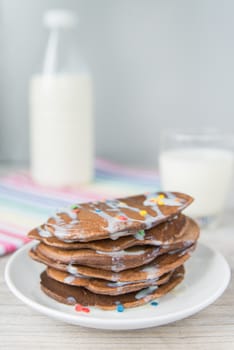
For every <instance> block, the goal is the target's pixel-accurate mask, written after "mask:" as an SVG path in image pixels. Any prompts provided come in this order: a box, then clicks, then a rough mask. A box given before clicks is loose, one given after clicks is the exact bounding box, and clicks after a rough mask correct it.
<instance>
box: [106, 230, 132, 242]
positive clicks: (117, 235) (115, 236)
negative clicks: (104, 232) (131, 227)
mask: <svg viewBox="0 0 234 350" xmlns="http://www.w3.org/2000/svg"><path fill="white" fill-rule="evenodd" d="M128 234H129V231H120V232H114V233H111V234H110V237H109V238H110V239H112V240H113V241H115V240H116V239H118V238H120V237H124V236H127V235H128Z"/></svg>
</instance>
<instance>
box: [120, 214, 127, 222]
mask: <svg viewBox="0 0 234 350" xmlns="http://www.w3.org/2000/svg"><path fill="white" fill-rule="evenodd" d="M118 219H119V220H122V221H126V220H128V218H127V217H126V216H124V215H119V216H118Z"/></svg>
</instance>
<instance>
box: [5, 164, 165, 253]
mask: <svg viewBox="0 0 234 350" xmlns="http://www.w3.org/2000/svg"><path fill="white" fill-rule="evenodd" d="M157 190H159V176H158V173H157V172H155V171H148V170H143V169H133V168H128V167H126V166H121V165H117V164H115V163H111V162H109V161H106V160H103V159H97V160H96V164H95V180H94V182H93V183H92V184H90V185H87V186H81V187H79V188H69V187H63V188H59V189H58V188H51V187H44V186H39V185H37V184H35V183H34V182H33V181H32V179H31V178H30V176H29V174H28V173H27V172H22V171H20V172H17V173H12V174H9V175H8V176H6V177H2V178H0V255H4V254H7V253H11V252H14V251H15V250H16V249H18V248H19V247H21V246H22V245H23V244H24V243H26V242H28V241H29V239H28V238H27V237H26V235H27V232H28V231H29V230H30V229H31V228H33V227H35V226H37V225H39V224H41V223H42V222H44V221H45V220H46V219H47V218H48V217H49V216H51V215H53V214H54V212H55V211H56V210H57V209H59V208H61V207H64V206H67V205H70V204H71V203H81V202H88V201H92V200H102V199H105V198H114V197H121V196H128V195H133V194H138V193H142V192H148V191H157Z"/></svg>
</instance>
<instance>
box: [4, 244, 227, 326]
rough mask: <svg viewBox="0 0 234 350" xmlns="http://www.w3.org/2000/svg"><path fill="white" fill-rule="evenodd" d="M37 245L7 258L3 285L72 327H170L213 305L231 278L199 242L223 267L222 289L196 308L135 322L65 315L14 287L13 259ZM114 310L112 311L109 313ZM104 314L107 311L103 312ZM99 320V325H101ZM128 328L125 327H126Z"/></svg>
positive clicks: (225, 269) (23, 300)
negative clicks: (12, 274) (73, 325)
mask: <svg viewBox="0 0 234 350" xmlns="http://www.w3.org/2000/svg"><path fill="white" fill-rule="evenodd" d="M35 244H36V242H35V241H31V242H29V243H27V244H25V245H24V246H23V247H21V248H20V249H18V250H17V251H16V252H14V253H13V254H12V256H11V257H10V258H9V260H8V262H7V264H6V267H5V271H4V278H5V282H6V284H7V286H8V288H9V289H10V291H11V292H12V293H13V294H14V295H15V296H16V297H17V298H18V299H19V300H20V301H22V302H23V303H24V304H26V305H28V306H29V307H30V308H32V309H33V310H36V311H38V312H39V313H42V314H44V315H46V316H49V317H52V318H54V319H58V320H60V321H63V322H67V323H72V324H75V325H80V326H86V327H90V328H99V329H100V328H101V329H106V330H120V329H122V330H123V329H126V330H130V329H140V328H148V327H156V326H160V325H164V324H169V323H172V322H175V321H176V320H182V319H184V318H187V317H189V316H191V315H193V314H195V313H197V312H199V311H201V310H202V309H204V308H206V307H208V306H209V305H210V304H212V303H213V302H215V301H216V300H217V299H218V298H219V297H220V296H221V295H222V294H223V292H224V291H225V289H226V288H227V286H228V285H229V282H230V279H231V269H230V266H229V264H228V262H227V260H226V259H225V257H224V256H223V255H222V254H221V253H220V252H219V251H218V250H216V249H214V248H213V247H210V246H209V245H207V244H204V243H201V242H198V245H199V246H203V247H206V248H207V249H209V250H210V251H212V252H213V253H214V254H215V255H216V257H218V259H220V261H222V266H223V270H224V271H223V274H222V275H223V283H222V284H221V286H220V287H219V288H218V289H217V290H216V292H215V293H213V294H212V295H211V296H210V297H208V298H206V299H205V300H202V301H201V302H200V303H199V304H195V306H190V307H187V308H186V310H181V311H176V312H170V313H167V314H165V315H160V316H157V315H155V314H154V315H152V316H147V318H145V319H138V318H136V317H132V316H131V317H128V318H118V317H116V318H103V319H101V318H100V317H97V316H92V315H90V314H88V315H86V314H84V315H83V314H82V315H79V314H77V315H76V314H75V315H72V314H69V313H68V314H66V313H65V311H62V310H56V309H53V308H51V307H49V306H46V305H43V304H41V303H40V302H38V301H35V300H34V299H32V298H29V297H27V296H25V295H24V294H23V293H22V292H21V291H20V290H19V289H18V288H17V287H16V285H15V283H14V281H13V280H12V277H11V273H10V272H11V268H12V265H14V262H15V260H16V259H17V258H18V256H19V255H21V254H23V253H27V252H28V250H29V249H30V248H31V247H33V246H34V245H35ZM112 311H113V310H112ZM103 312H106V311H103ZM100 320H101V324H100ZM142 323H145V324H144V325H143V324H142ZM126 326H128V328H126Z"/></svg>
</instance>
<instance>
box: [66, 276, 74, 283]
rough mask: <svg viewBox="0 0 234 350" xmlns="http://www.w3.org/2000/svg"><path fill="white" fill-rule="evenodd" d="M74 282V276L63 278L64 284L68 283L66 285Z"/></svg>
mask: <svg viewBox="0 0 234 350" xmlns="http://www.w3.org/2000/svg"><path fill="white" fill-rule="evenodd" d="M74 280H75V276H67V277H65V278H64V280H63V281H64V283H68V284H71V283H72V282H74Z"/></svg>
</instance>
